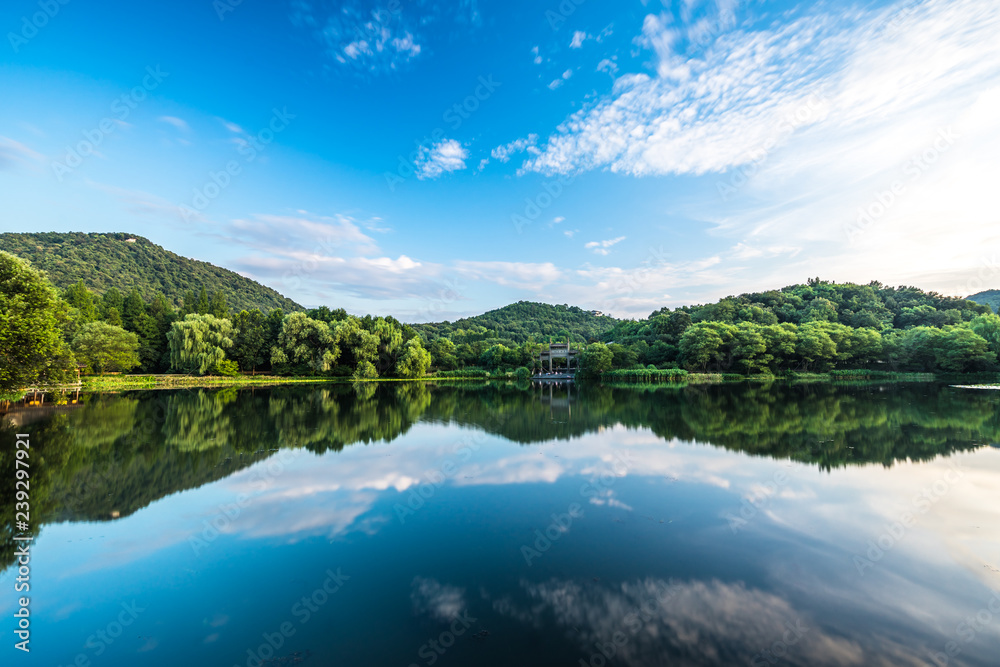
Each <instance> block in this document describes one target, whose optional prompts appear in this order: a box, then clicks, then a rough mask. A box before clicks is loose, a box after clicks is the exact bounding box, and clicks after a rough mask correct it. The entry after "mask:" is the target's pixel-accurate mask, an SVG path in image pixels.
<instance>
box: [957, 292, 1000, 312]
mask: <svg viewBox="0 0 1000 667" xmlns="http://www.w3.org/2000/svg"><path fill="white" fill-rule="evenodd" d="M965 298H966V299H968V300H969V301H975V302H976V303H979V304H982V305H984V306H989V307H990V308H992V309H993V312H1000V290H996V289H989V290H985V291H982V292H976V293H975V294H973V295H971V296H967V297H965Z"/></svg>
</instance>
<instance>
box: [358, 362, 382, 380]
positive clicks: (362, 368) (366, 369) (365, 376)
mask: <svg viewBox="0 0 1000 667" xmlns="http://www.w3.org/2000/svg"><path fill="white" fill-rule="evenodd" d="M352 377H353V378H354V379H355V380H375V379H377V378H378V370H376V369H375V364H373V363H372V362H370V361H368V360H367V359H365V360H363V361H360V362H358V367H357V368H356V369H355V370H354V374H353V375H352Z"/></svg>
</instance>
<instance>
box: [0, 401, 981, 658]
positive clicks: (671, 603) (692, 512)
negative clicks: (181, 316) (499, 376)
mask: <svg viewBox="0 0 1000 667" xmlns="http://www.w3.org/2000/svg"><path fill="white" fill-rule="evenodd" d="M15 418H16V419H15V422H14V424H11V423H10V422H9V421H8V422H7V424H6V425H5V427H4V429H3V431H2V432H0V437H2V446H0V454H2V458H3V466H2V468H3V470H4V471H7V472H5V474H4V475H3V481H2V482H0V484H2V485H3V486H4V496H3V504H4V512H3V522H4V523H3V524H2V527H3V535H2V539H3V561H2V563H0V567H4V568H5V569H4V571H3V574H2V578H3V582H2V584H0V588H2V590H4V591H6V594H4V595H2V596H0V612H2V614H3V616H4V617H5V618H7V621H5V622H4V623H3V624H2V627H0V636H2V637H3V639H4V642H5V647H4V655H12V654H14V655H16V658H17V660H18V661H19V662H17V664H21V663H25V664H33V665H34V664H37V665H45V666H46V667H50V666H59V665H81V666H86V665H94V666H95V667H100V666H103V665H107V666H112V665H143V666H159V665H162V666H167V665H169V666H171V667H174V666H176V665H185V666H195V665H211V666H216V667H232V666H237V665H238V666H244V665H250V666H262V667H276V666H288V665H294V664H303V665H305V666H306V667H310V666H312V665H316V666H317V667H319V666H327V665H390V666H392V665H398V666H399V667H408V666H410V665H417V666H423V665H427V666H430V665H443V666H448V665H456V666H458V665H519V666H520V665H566V667H572V666H578V665H593V666H595V667H597V666H600V665H605V664H607V665H755V666H756V665H772V664H781V665H810V666H816V665H934V664H939V665H944V664H949V665H997V664H998V663H1000V658H998V656H1000V594H998V591H1000V540H998V536H1000V533H998V526H1000V449H998V448H997V445H996V444H995V443H997V442H1000V393H998V392H992V391H974V390H963V389H957V388H951V387H948V386H946V385H939V384H922V383H921V384H871V385H860V384H859V385H845V386H840V385H836V386H835V385H830V384H819V383H818V384H798V385H789V384H780V383H776V384H772V385H757V384H752V383H740V384H718V385H690V386H668V387H661V388H655V389H650V388H647V389H642V388H629V387H621V388H610V387H606V386H600V385H576V386H573V387H571V388H567V386H566V385H562V386H551V385H549V386H539V385H537V384H536V385H535V386H523V387H520V388H519V387H516V386H513V385H501V386H497V385H478V384H465V385H458V386H435V385H425V384H420V383H412V384H408V383H394V384H385V385H374V384H369V385H364V386H358V387H353V386H351V385H321V386H317V385H311V386H298V387H290V386H286V387H276V388H270V389H252V390H251V389H245V390H244V389H241V390H236V389H222V390H179V391H146V392H124V393H119V394H112V395H89V396H84V397H82V400H81V404H80V405H77V406H68V407H65V408H60V409H58V410H55V411H52V412H46V411H39V412H37V413H32V412H30V411H25V412H21V413H18V414H17V415H16V416H15ZM15 432H26V433H29V434H30V436H31V446H32V448H31V459H30V461H31V466H32V467H31V471H32V472H31V475H32V476H31V490H32V498H31V503H32V508H31V509H32V512H31V514H32V523H33V528H34V532H35V533H36V534H37V537H36V539H35V541H34V542H33V546H32V558H31V605H32V606H31V612H32V630H33V632H32V637H31V647H32V651H31V654H30V656H25V655H24V654H22V653H21V652H20V651H14V650H13V648H12V646H13V643H14V642H15V641H16V639H15V638H14V636H13V634H12V630H13V622H12V620H11V618H10V617H11V615H12V613H13V611H14V609H15V608H16V607H15V605H16V604H17V603H16V596H15V594H14V593H13V591H12V589H13V585H12V584H13V579H14V578H15V577H16V576H17V572H16V570H15V568H13V567H11V564H12V563H13V561H14V550H15V546H14V542H13V541H12V540H11V537H12V531H13V526H12V524H11V520H12V518H13V516H14V507H13V505H14V500H13V497H14V492H13V488H14V486H13V475H11V474H8V473H9V471H11V470H12V469H13V463H12V459H13V454H12V452H13V441H14V433H15ZM4 664H15V661H14V660H12V659H8V658H5V659H4Z"/></svg>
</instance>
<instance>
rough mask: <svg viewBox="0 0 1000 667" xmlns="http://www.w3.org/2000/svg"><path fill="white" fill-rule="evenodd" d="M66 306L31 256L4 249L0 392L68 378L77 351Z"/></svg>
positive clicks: (0, 294) (0, 271) (0, 285)
mask: <svg viewBox="0 0 1000 667" xmlns="http://www.w3.org/2000/svg"><path fill="white" fill-rule="evenodd" d="M66 318H67V308H66V304H64V303H63V302H62V301H61V300H60V299H59V296H58V294H56V291H55V289H53V288H52V285H50V284H49V282H48V281H47V280H46V279H45V276H44V275H43V274H42V273H41V272H40V271H38V270H36V269H34V268H32V267H31V266H30V265H29V264H28V263H27V262H25V261H24V260H22V259H19V258H17V257H15V256H13V255H10V254H7V253H5V252H0V396H11V395H12V394H15V393H16V392H17V391H18V390H20V389H23V388H25V387H26V386H28V385H32V384H48V383H56V382H59V381H61V380H64V379H66V377H67V374H68V372H69V370H70V368H71V364H72V357H71V355H70V353H69V349H68V346H67V345H66V343H65V341H64V340H63V336H62V328H63V326H64V325H65V323H66Z"/></svg>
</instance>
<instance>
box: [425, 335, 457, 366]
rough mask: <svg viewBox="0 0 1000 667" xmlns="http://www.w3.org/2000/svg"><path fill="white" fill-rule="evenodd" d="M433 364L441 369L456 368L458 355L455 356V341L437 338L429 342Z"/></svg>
mask: <svg viewBox="0 0 1000 667" xmlns="http://www.w3.org/2000/svg"><path fill="white" fill-rule="evenodd" d="M430 353H431V359H432V360H433V362H432V363H433V365H434V366H435V367H436V368H439V369H440V370H443V371H451V370H455V369H456V368H458V357H456V356H455V343H453V342H451V341H450V340H449V339H447V338H438V339H437V340H435V341H434V342H433V343H431V348H430Z"/></svg>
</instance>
